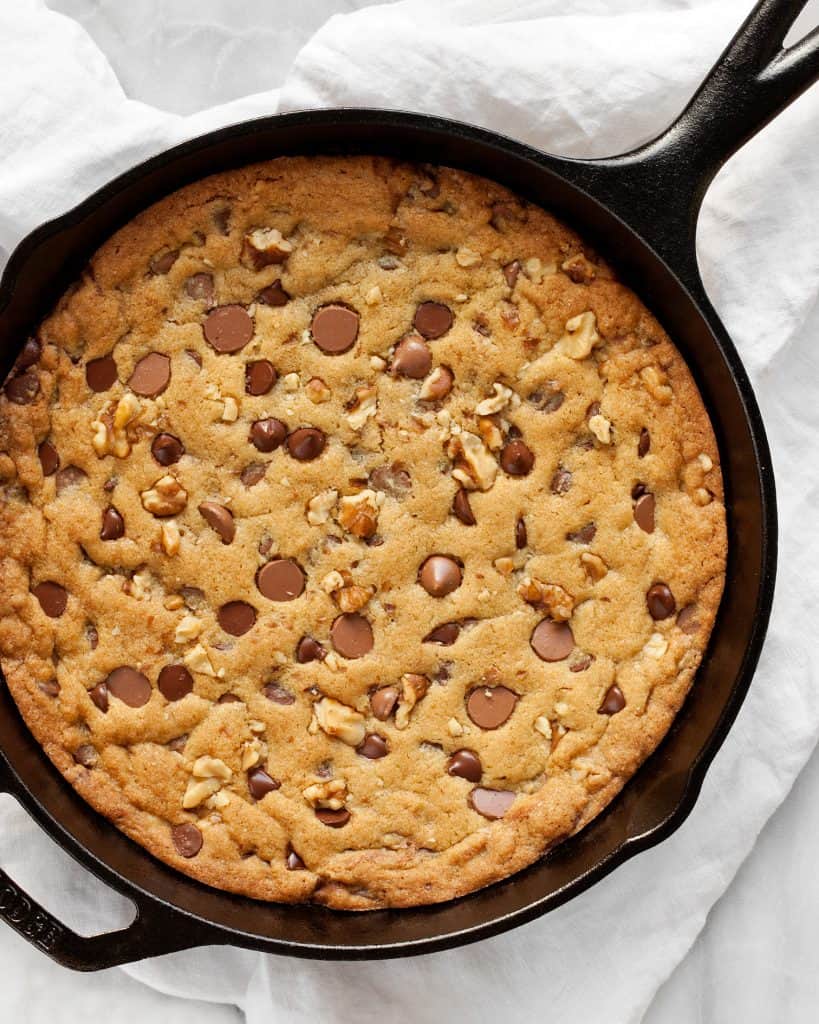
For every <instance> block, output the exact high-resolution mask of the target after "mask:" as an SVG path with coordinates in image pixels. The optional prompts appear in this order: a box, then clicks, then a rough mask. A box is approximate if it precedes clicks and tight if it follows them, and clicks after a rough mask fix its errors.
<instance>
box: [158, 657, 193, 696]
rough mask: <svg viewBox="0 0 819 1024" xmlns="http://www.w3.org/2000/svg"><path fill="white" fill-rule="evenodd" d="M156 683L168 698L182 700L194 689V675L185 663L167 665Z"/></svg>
mask: <svg viewBox="0 0 819 1024" xmlns="http://www.w3.org/2000/svg"><path fill="white" fill-rule="evenodd" d="M156 685H157V686H158V687H159V692H160V693H161V694H162V696H163V697H164V698H165V699H166V700H171V701H173V700H182V698H183V697H187V695H188V694H189V693H191V692H192V691H193V676H192V675H191V674H190V672H188V670H187V669H186V668H185V666H184V665H166V666H165V667H164V668H163V669H162V671H161V672H160V673H159V679H157V681H156Z"/></svg>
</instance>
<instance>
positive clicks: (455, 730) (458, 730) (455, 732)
mask: <svg viewBox="0 0 819 1024" xmlns="http://www.w3.org/2000/svg"><path fill="white" fill-rule="evenodd" d="M446 731H447V732H448V733H449V735H450V736H463V734H464V727H463V726H462V725H461V723H460V722H459V721H458V719H457V718H450V720H449V721H448V722H447V723H446Z"/></svg>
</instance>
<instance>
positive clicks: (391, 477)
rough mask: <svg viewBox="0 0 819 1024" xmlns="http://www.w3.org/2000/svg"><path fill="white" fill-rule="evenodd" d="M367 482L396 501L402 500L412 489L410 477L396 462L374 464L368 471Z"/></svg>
mask: <svg viewBox="0 0 819 1024" xmlns="http://www.w3.org/2000/svg"><path fill="white" fill-rule="evenodd" d="M369 483H370V486H371V487H372V488H374V489H375V490H376V491H383V492H384V493H385V494H389V495H390V497H392V498H395V499H396V500H398V501H403V500H404V498H406V496H407V495H408V494H409V492H410V491H411V490H412V479H411V477H410V475H409V473H408V472H407V471H406V469H405V468H404V467H403V466H402V465H401V464H400V463H398V462H393V464H392V465H391V466H376V468H375V469H374V470H373V471H372V473H370V477H369Z"/></svg>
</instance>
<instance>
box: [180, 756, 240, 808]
mask: <svg viewBox="0 0 819 1024" xmlns="http://www.w3.org/2000/svg"><path fill="white" fill-rule="evenodd" d="M232 776H233V772H232V771H231V770H230V768H228V766H227V765H226V764H225V762H224V761H222V760H220V759H219V758H218V757H210V756H208V755H205V756H203V757H198V758H197V759H196V761H194V764H193V768H192V769H191V779H190V781H189V782H188V788H187V789H186V790H185V795H184V797H183V798H182V806H183V807H184V808H185V810H190V809H191V808H193V807H198V806H199V804H201V803H202V802H203V801H204V800H207V799H208V797H211V796H213V795H214V793H217V792H218V791H219V790H220V789H221V788H222V785H223V783H225V782H229V781H230V779H231V778H232Z"/></svg>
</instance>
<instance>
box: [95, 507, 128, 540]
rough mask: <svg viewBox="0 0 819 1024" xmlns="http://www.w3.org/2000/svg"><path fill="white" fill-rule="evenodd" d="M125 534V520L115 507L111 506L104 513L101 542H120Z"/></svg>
mask: <svg viewBox="0 0 819 1024" xmlns="http://www.w3.org/2000/svg"><path fill="white" fill-rule="evenodd" d="M124 534H125V520H124V519H123V518H122V516H121V515H120V513H119V512H118V511H117V510H116V509H115V508H114V506H113V505H109V506H108V508H106V509H105V511H104V512H103V513H102V529H101V530H100V540H119V538H120V537H122V536H124Z"/></svg>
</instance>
